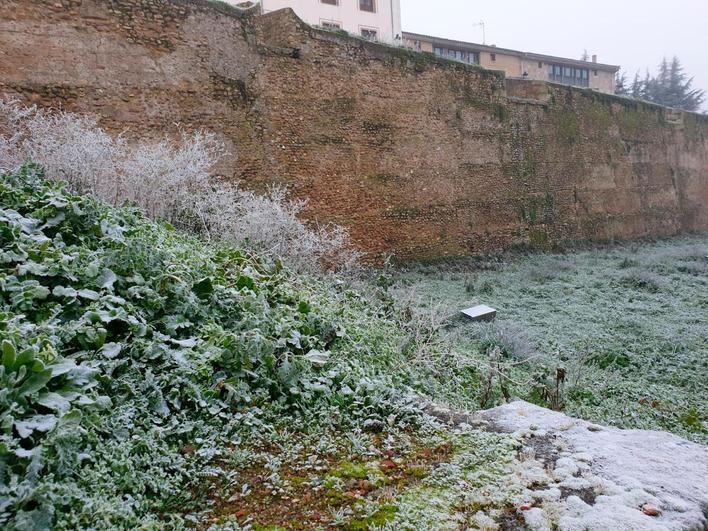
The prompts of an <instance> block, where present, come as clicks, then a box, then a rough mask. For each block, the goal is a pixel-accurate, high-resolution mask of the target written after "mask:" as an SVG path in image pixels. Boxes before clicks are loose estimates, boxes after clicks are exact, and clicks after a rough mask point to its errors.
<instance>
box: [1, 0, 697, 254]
mask: <svg viewBox="0 0 708 531" xmlns="http://www.w3.org/2000/svg"><path fill="white" fill-rule="evenodd" d="M0 95H5V96H9V97H12V98H19V99H21V100H23V101H26V102H28V103H36V104H38V105H41V106H46V107H54V108H62V109H66V110H69V111H75V112H79V113H90V114H94V115H96V116H98V117H99V119H100V122H101V124H102V125H103V126H105V127H106V128H108V129H109V130H110V131H113V132H124V133H125V134H126V135H128V136H129V137H135V138H138V137H163V136H165V135H168V136H173V135H176V134H177V133H178V132H179V130H180V129H185V130H188V131H190V130H196V129H207V130H210V131H213V132H214V133H216V134H217V135H219V137H220V138H222V139H223V140H224V142H225V143H226V144H227V146H228V148H229V150H230V152H231V156H230V157H229V158H228V159H227V160H225V161H223V162H222V164H221V165H220V167H219V172H220V174H221V175H223V177H224V178H225V179H228V180H238V181H242V182H243V183H244V184H245V185H246V186H247V187H250V188H253V189H256V190H258V189H262V188H263V187H264V186H266V185H267V184H269V183H273V182H276V183H281V184H286V185H288V186H289V187H290V188H291V190H292V192H293V194H295V195H296V196H298V197H303V198H307V199H308V200H309V206H308V209H307V216H308V217H309V218H310V219H312V220H317V221H318V222H335V223H339V224H342V225H344V226H345V227H347V228H348V229H349V230H350V232H351V234H352V236H353V238H354V240H355V242H356V243H357V244H358V245H359V246H360V247H361V248H362V249H364V250H366V251H368V252H369V253H370V255H369V256H370V257H371V258H372V259H374V260H376V259H379V258H381V257H382V256H385V255H389V254H393V255H394V256H396V257H397V258H398V259H401V260H411V259H420V260H427V259H440V258H444V257H455V256H463V255H468V254H473V253H484V252H495V251H499V250H503V249H507V248H510V247H514V246H532V247H539V248H552V247H556V246H561V245H563V244H566V243H568V242H571V241H576V240H593V241H605V240H615V239H631V238H640V237H646V236H664V235H672V234H676V233H679V232H686V231H704V230H708V207H707V206H706V205H708V119H706V118H705V117H703V116H698V115H694V114H688V113H679V112H674V111H670V110H667V109H662V108H660V107H656V106H651V105H648V104H643V103H639V102H635V101H631V100H627V99H621V98H617V97H613V96H607V95H601V94H598V93H595V92H592V91H587V90H581V89H574V88H569V87H561V86H556V85H551V84H547V83H542V82H532V81H521V80H506V79H504V77H503V75H501V74H499V73H496V72H492V71H487V70H483V69H481V68H479V67H475V66H466V65H462V64H460V63H455V62H451V61H447V60H444V59H439V58H436V57H434V56H432V55H430V54H418V53H415V52H411V51H408V50H400V49H394V48H389V47H385V46H383V45H378V44H373V43H369V42H365V41H362V40H360V39H356V38H352V37H348V36H346V35H341V34H337V33H330V32H325V31H322V30H315V29H312V28H310V27H308V26H306V25H305V24H303V23H302V22H301V21H300V20H298V19H297V17H295V15H294V14H293V13H292V11H289V10H285V11H280V12H275V13H271V14H268V15H265V16H260V15H257V14H256V13H254V12H250V13H249V12H245V13H244V12H241V11H239V10H237V9H235V8H232V7H229V6H228V5H225V4H222V3H219V2H212V1H209V0H0Z"/></svg>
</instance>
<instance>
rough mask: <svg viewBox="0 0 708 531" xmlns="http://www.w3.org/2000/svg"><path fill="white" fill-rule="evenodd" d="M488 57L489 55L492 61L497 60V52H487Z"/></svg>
mask: <svg viewBox="0 0 708 531" xmlns="http://www.w3.org/2000/svg"><path fill="white" fill-rule="evenodd" d="M489 57H491V59H492V62H494V61H496V60H497V54H495V53H490V54H489Z"/></svg>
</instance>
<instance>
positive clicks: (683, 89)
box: [630, 57, 705, 111]
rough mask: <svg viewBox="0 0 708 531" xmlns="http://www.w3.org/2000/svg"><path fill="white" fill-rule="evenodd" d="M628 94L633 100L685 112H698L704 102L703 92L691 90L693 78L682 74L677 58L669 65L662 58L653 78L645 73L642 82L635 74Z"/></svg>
mask: <svg viewBox="0 0 708 531" xmlns="http://www.w3.org/2000/svg"><path fill="white" fill-rule="evenodd" d="M630 94H631V96H632V97H634V98H639V99H644V100H647V101H650V102H652V103H657V104H659V105H664V106H666V107H673V108H675V109H682V110H685V111H698V110H700V108H701V105H702V104H703V102H704V101H705V91H703V90H700V89H694V88H693V78H689V77H688V76H687V74H686V73H685V72H684V69H683V66H682V65H681V61H679V59H678V57H674V58H673V59H672V60H671V62H670V63H669V61H667V60H666V58H664V59H663V60H662V61H661V63H660V64H659V71H658V73H657V75H656V76H655V77H652V76H651V75H650V74H649V72H648V71H647V74H646V77H645V78H644V80H643V81H642V80H641V79H640V78H639V73H637V75H636V77H635V78H634V83H633V84H632V89H631V91H630Z"/></svg>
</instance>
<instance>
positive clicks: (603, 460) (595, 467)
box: [480, 402, 708, 531]
mask: <svg viewBox="0 0 708 531" xmlns="http://www.w3.org/2000/svg"><path fill="white" fill-rule="evenodd" d="M480 418H481V420H482V421H484V422H486V423H487V425H488V426H489V427H490V428H492V429H494V430H495V431H501V432H507V433H514V434H516V435H518V436H519V437H520V438H521V440H522V441H525V442H523V444H528V445H529V446H530V448H537V447H538V446H537V445H538V441H537V440H536V441H534V440H533V438H531V434H532V433H533V432H534V431H535V435H534V436H533V437H536V436H537V435H538V434H539V433H543V434H544V436H546V437H549V438H554V441H553V444H548V445H547V446H546V447H545V450H544V452H541V453H540V454H541V455H536V457H535V459H536V460H537V461H543V465H545V467H546V468H547V470H546V472H547V481H542V480H541V479H542V478H540V477H538V476H539V474H540V472H541V469H539V467H534V466H533V465H532V461H523V463H522V464H523V466H519V469H518V470H519V471H518V472H517V474H518V476H519V479H521V481H522V483H524V484H526V485H530V482H529V481H528V480H529V479H530V478H533V480H534V484H535V485H537V487H536V488H538V489H539V490H537V491H534V490H533V489H534V487H533V484H531V486H530V487H527V488H529V489H531V490H530V494H532V495H533V497H534V499H537V500H539V501H540V504H541V507H534V508H533V509H532V511H533V513H532V514H531V515H529V513H531V511H528V512H525V514H524V518H525V519H527V525H528V526H529V527H530V528H532V529H536V528H538V529H544V528H543V527H534V526H536V525H541V521H542V519H541V515H543V518H548V517H549V515H552V517H553V518H552V519H553V523H554V524H555V525H557V526H558V528H559V529H560V530H561V531H575V530H583V531H584V530H598V531H600V530H602V531H605V530H608V529H612V530H617V531H623V530H626V531H640V530H641V531H644V530H648V531H668V530H685V529H689V530H690V529H696V530H700V529H706V528H708V520H707V518H706V514H708V448H706V447H705V446H701V445H699V444H695V443H691V442H689V441H686V440H684V439H681V438H679V437H677V436H675V435H672V434H670V433H665V432H658V431H644V430H620V429H617V428H611V427H601V426H597V425H596V424H592V423H590V422H586V421H583V420H578V419H573V418H570V417H568V416H567V415H564V414H562V413H558V412H555V411H550V410H548V409H544V408H541V407H538V406H535V405H533V404H529V403H526V402H513V403H511V404H507V405H505V406H501V407H498V408H495V409H492V410H489V411H484V412H481V413H480ZM544 453H545V454H549V453H550V455H543V454H544ZM522 455H525V454H522ZM543 465H542V466H543ZM541 489H543V490H541ZM556 492H558V493H560V492H565V494H564V495H563V497H565V498H566V499H565V500H559V498H560V496H559V497H556ZM645 504H651V505H655V506H656V507H658V508H659V509H660V511H661V514H660V515H659V516H658V517H651V516H647V515H646V514H644V512H643V511H642V507H643V506H644V505H645ZM544 508H545V509H546V512H544V511H543V509H544ZM537 509H538V510H537ZM529 518H530V519H531V522H529V521H528V519H529ZM532 524H533V525H532Z"/></svg>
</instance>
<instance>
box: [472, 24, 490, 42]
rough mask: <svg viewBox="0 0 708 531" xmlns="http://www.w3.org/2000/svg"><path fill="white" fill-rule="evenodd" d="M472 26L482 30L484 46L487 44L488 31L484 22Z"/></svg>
mask: <svg viewBox="0 0 708 531" xmlns="http://www.w3.org/2000/svg"><path fill="white" fill-rule="evenodd" d="M472 26H473V27H481V28H482V44H487V30H486V26H485V24H484V20H480V21H479V22H475V23H473V24H472Z"/></svg>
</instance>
